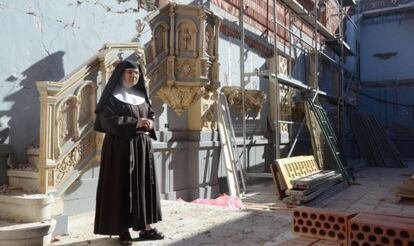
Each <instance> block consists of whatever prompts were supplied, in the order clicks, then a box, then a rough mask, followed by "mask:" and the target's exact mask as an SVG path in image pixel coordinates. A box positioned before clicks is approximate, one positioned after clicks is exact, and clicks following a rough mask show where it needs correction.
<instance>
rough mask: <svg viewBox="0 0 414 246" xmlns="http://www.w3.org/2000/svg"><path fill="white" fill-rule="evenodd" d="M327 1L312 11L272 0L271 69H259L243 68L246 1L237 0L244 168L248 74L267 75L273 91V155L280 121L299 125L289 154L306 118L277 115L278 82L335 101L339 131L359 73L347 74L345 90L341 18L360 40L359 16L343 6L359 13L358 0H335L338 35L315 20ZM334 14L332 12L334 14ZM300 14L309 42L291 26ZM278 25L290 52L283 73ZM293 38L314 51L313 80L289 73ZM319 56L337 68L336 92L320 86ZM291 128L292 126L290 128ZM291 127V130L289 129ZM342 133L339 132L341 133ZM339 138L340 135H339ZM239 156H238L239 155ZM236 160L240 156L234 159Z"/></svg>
mask: <svg viewBox="0 0 414 246" xmlns="http://www.w3.org/2000/svg"><path fill="white" fill-rule="evenodd" d="M325 2H327V0H315V1H314V5H313V11H308V10H306V9H305V8H304V7H303V6H302V5H301V4H299V3H298V2H297V1H296V0H279V1H277V0H273V9H272V12H273V19H272V24H273V42H272V45H273V57H274V59H273V67H272V68H273V69H271V70H265V71H260V70H258V69H256V70H255V71H250V72H247V73H246V72H245V68H244V52H245V42H244V40H245V31H244V30H245V28H244V11H245V5H244V0H240V6H239V7H240V14H239V27H240V32H241V38H240V40H241V44H240V81H241V93H242V133H243V151H242V156H243V165H242V167H243V168H244V169H245V170H246V169H247V152H246V112H245V90H246V85H247V83H248V82H247V83H246V78H248V79H247V81H250V77H252V76H258V77H263V78H267V79H269V82H270V83H269V93H273V92H274V93H275V97H276V100H275V102H276V105H275V108H274V109H275V111H276V112H274V113H275V119H274V121H273V122H272V124H273V129H274V132H275V134H274V137H275V139H274V143H275V144H274V145H275V158H276V159H279V158H280V140H281V139H280V124H289V125H294V124H300V127H299V129H298V131H297V133H296V135H295V139H294V140H293V142H292V145H291V146H290V149H289V153H288V157H290V155H291V154H292V152H293V149H294V147H295V144H296V142H297V139H298V137H299V135H300V131H301V130H302V128H303V126H304V123H305V119H303V120H302V121H301V122H293V121H282V120H281V119H280V109H281V107H280V85H287V86H288V88H296V89H299V90H300V91H305V92H307V94H308V95H309V97H310V98H312V99H313V100H315V99H316V98H317V97H318V96H321V97H324V98H326V99H328V101H330V102H336V113H337V115H336V117H337V129H338V132H340V131H342V120H343V117H342V114H343V107H344V106H347V105H352V103H351V102H348V101H347V99H346V96H347V94H348V91H349V88H350V87H351V83H352V81H353V78H358V77H359V76H358V74H356V75H355V74H352V73H351V76H350V78H349V81H348V83H347V84H346V89H345V90H344V85H345V83H344V82H345V73H348V74H349V73H350V72H349V71H348V70H347V69H346V67H345V56H348V55H353V53H352V51H351V49H350V47H349V46H348V45H347V44H346V42H345V33H344V32H345V28H344V21H345V20H349V21H350V23H351V24H352V26H353V27H354V28H355V29H356V30H357V40H358V41H359V33H358V32H359V28H358V26H359V18H358V22H357V23H355V22H354V21H353V20H352V18H351V17H350V16H349V15H348V14H347V13H346V11H345V9H346V8H347V7H351V8H356V12H357V14H358V15H359V1H358V3H356V2H355V1H354V0H335V2H336V3H337V5H338V8H339V9H338V13H337V14H335V15H337V16H338V18H339V32H338V33H337V35H332V34H331V33H330V32H329V30H327V28H326V27H325V26H324V25H323V24H322V23H321V22H320V21H319V20H318V18H319V8H320V7H321V6H323V5H324V4H325ZM282 4H283V5H284V6H285V7H286V9H287V15H288V18H287V19H288V23H287V25H286V26H285V25H284V24H283V23H280V22H279V21H278V13H277V6H278V5H282ZM335 15H333V16H335ZM293 18H299V19H300V20H303V21H304V22H306V23H307V24H309V25H310V26H312V27H313V39H312V43H309V41H308V40H306V39H305V38H303V37H302V36H301V35H299V34H297V33H295V31H294V30H293V28H292V19H293ZM279 28H281V29H283V30H284V31H286V32H287V33H288V35H289V36H288V38H289V55H288V57H289V58H288V70H289V72H288V73H287V75H283V74H280V73H279V59H278V58H279V56H278V55H279V49H278V46H277V44H278V37H277V36H278V29H279ZM320 36H323V37H324V38H325V42H322V40H320V39H319V37H320ZM293 39H296V40H299V41H300V42H301V44H302V43H304V44H306V45H307V46H309V47H311V49H312V52H313V54H314V57H313V58H314V64H315V65H314V67H313V74H314V81H312V82H311V83H309V84H307V83H306V82H304V81H300V80H297V79H294V78H293V76H292V59H293V58H292V48H293V47H295V48H300V47H299V46H297V45H296V43H294V42H293ZM322 43H325V44H326V45H327V46H329V47H330V48H331V49H332V50H336V51H337V55H338V57H339V61H337V60H335V58H332V57H331V56H329V55H328V54H326V53H325V52H324V51H323V50H322V48H321V47H322ZM356 49H357V52H356V54H357V55H356V62H355V64H356V66H358V65H359V50H358V49H359V45H358V44H357V45H356ZM320 58H322V59H325V60H326V61H328V62H329V63H330V64H333V65H334V66H335V67H337V68H338V69H339V72H340V81H338V83H339V84H338V92H337V95H336V96H332V95H329V94H328V93H327V92H324V91H322V90H320V88H319V82H320V81H319V79H320V74H319V60H320ZM353 71H357V73H358V72H359V69H358V68H355V69H354V70H353ZM271 87H274V90H271ZM292 129H293V128H292ZM292 129H291V130H290V131H292ZM341 135H342V134H339V137H341ZM340 139H342V138H340ZM238 158H240V157H238ZM237 161H239V160H237ZM247 176H248V177H272V176H271V174H269V173H247Z"/></svg>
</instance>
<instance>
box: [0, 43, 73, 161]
mask: <svg viewBox="0 0 414 246" xmlns="http://www.w3.org/2000/svg"><path fill="white" fill-rule="evenodd" d="M64 54H65V52H63V51H58V52H55V53H53V54H51V55H49V56H47V57H45V58H43V59H41V60H39V61H38V62H36V63H34V64H33V65H32V66H30V67H29V68H27V69H26V70H24V71H23V72H22V73H21V74H22V77H23V79H22V80H21V81H20V82H17V81H18V78H16V77H15V76H10V77H8V78H7V79H6V80H5V81H6V83H7V82H9V83H14V88H16V87H19V88H20V89H19V90H17V91H15V92H13V93H12V94H8V95H6V97H5V98H4V99H3V100H4V102H11V103H12V104H13V106H12V107H11V108H10V109H9V110H4V111H0V118H1V117H6V118H10V120H9V122H8V125H9V127H8V128H6V129H4V130H2V131H0V143H3V142H4V141H6V139H7V138H9V143H10V144H11V145H12V146H13V149H14V153H15V154H16V156H17V159H18V161H19V162H20V163H21V162H26V154H25V152H26V148H27V147H28V146H29V145H31V144H34V145H38V141H39V126H40V103H39V93H38V92H37V88H36V81H39V80H49V81H59V80H60V79H62V78H63V77H64V75H65V73H64V69H63V56H64ZM14 88H12V89H11V90H13V89H14Z"/></svg>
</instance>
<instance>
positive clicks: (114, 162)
mask: <svg viewBox="0 0 414 246" xmlns="http://www.w3.org/2000/svg"><path fill="white" fill-rule="evenodd" d="M95 113H96V120H95V125H94V128H95V130H96V131H99V132H104V133H105V138H104V140H103V145H102V151H101V166H100V172H99V180H98V188H97V194H96V213H95V224H94V233H95V234H102V235H119V240H120V242H121V244H131V243H132V241H133V240H132V238H131V234H130V233H129V229H130V228H132V230H134V231H140V232H139V238H140V240H157V239H163V238H164V235H163V233H162V232H160V231H158V230H157V229H156V228H155V226H154V225H153V224H154V223H156V222H158V221H161V219H162V216H161V206H160V195H159V191H158V185H157V180H156V174H155V168H154V160H153V147H152V142H151V141H152V139H154V140H157V138H156V136H155V131H154V112H153V111H152V109H151V103H150V101H149V99H148V94H147V90H146V88H145V81H144V76H143V75H142V69H141V66H140V65H139V64H137V63H136V62H134V61H130V60H124V61H122V62H120V63H119V64H118V65H117V66H116V68H115V70H114V72H113V73H112V75H111V77H110V78H109V81H108V83H107V85H106V87H105V89H104V91H103V92H102V96H101V98H100V99H99V102H98V104H97V106H96V110H95Z"/></svg>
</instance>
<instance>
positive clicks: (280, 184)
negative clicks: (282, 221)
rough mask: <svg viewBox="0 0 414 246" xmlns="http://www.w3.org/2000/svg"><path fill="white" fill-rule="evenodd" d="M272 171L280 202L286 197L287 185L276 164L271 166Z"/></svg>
mask: <svg viewBox="0 0 414 246" xmlns="http://www.w3.org/2000/svg"><path fill="white" fill-rule="evenodd" d="M270 170H271V171H272V176H273V182H274V183H275V186H276V190H277V196H278V197H279V200H282V199H283V197H285V190H286V185H285V183H284V181H283V177H282V176H281V174H280V173H279V170H278V168H277V165H276V164H272V165H270Z"/></svg>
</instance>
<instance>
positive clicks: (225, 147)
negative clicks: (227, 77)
mask: <svg viewBox="0 0 414 246" xmlns="http://www.w3.org/2000/svg"><path fill="white" fill-rule="evenodd" d="M223 100H226V98H225V96H224V95H223V94H222V93H220V94H219V103H218V104H217V107H216V108H217V116H218V131H219V135H220V143H221V147H222V153H223V156H224V163H225V165H226V171H227V184H228V188H229V193H230V196H240V188H239V181H238V177H237V168H236V164H235V159H234V153H233V147H232V145H231V140H230V136H229V134H228V130H227V127H226V120H225V115H224V114H225V113H226V112H225V110H226V107H225V106H224V104H223Z"/></svg>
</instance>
